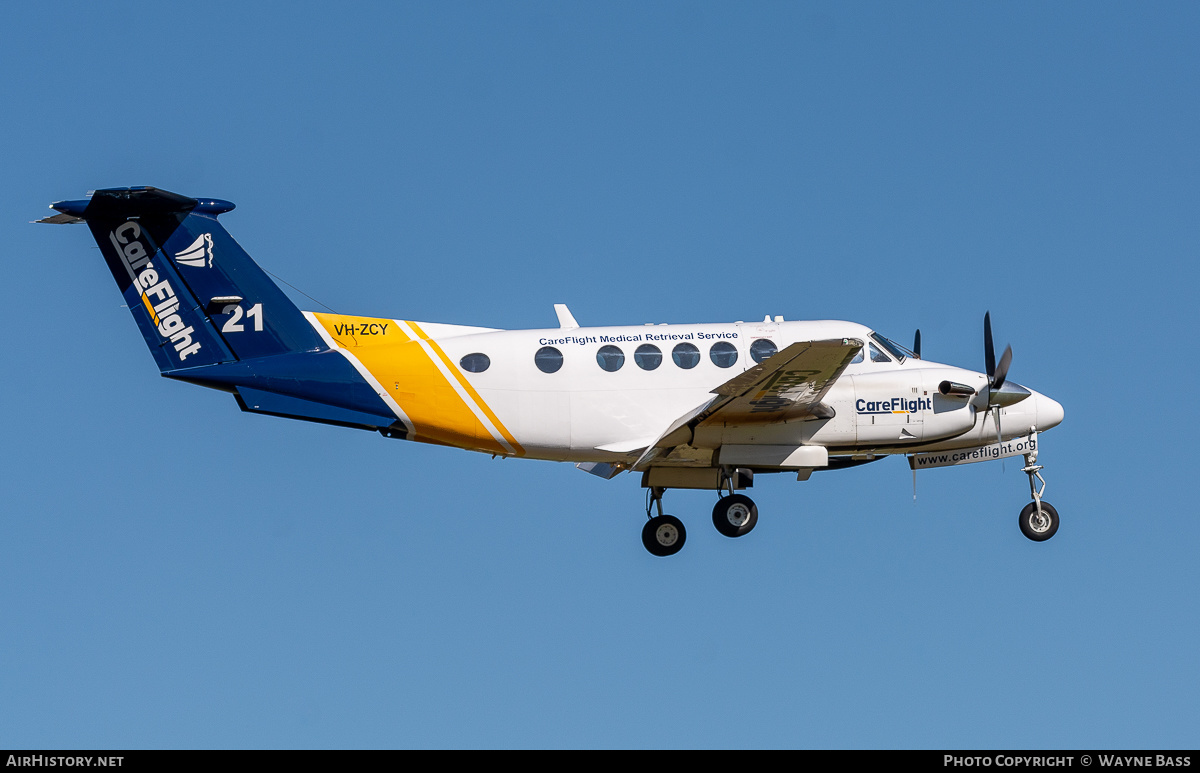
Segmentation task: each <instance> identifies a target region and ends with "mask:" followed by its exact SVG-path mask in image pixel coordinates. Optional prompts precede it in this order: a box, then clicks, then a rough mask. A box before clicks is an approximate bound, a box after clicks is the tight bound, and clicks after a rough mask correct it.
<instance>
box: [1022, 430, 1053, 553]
mask: <svg viewBox="0 0 1200 773" xmlns="http://www.w3.org/2000/svg"><path fill="white" fill-rule="evenodd" d="M1030 441H1031V444H1032V446H1033V450H1032V451H1030V452H1029V453H1027V454H1025V466H1024V467H1023V468H1022V469H1021V472H1023V473H1025V474H1026V475H1028V476H1029V493H1030V494H1031V495H1032V496H1033V501H1032V502H1030V503H1029V504H1027V505H1025V507H1024V509H1023V510H1021V516H1020V520H1019V523H1020V526H1021V533H1022V534H1024V535H1025V536H1026V537H1028V538H1029V539H1031V540H1033V541H1034V542H1045V541H1046V540H1048V539H1050V538H1051V537H1053V536H1054V533H1055V532H1057V531H1058V511H1057V510H1055V509H1054V506H1053V505H1051V504H1050V503H1049V502H1043V501H1042V493H1043V492H1045V490H1046V479H1045V478H1043V477H1042V474H1041V473H1042V465H1040V464H1038V463H1037V432H1036V430H1035V431H1034V432H1033V433H1032V434H1031V435H1030ZM1035 479H1036V480H1038V481H1041V484H1042V486H1041V488H1038V487H1037V485H1035V483H1034V480H1035Z"/></svg>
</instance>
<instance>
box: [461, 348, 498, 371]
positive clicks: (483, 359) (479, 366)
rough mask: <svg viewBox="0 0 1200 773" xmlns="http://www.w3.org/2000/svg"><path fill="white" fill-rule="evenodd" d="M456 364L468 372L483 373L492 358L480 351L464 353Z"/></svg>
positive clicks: (489, 365)
mask: <svg viewBox="0 0 1200 773" xmlns="http://www.w3.org/2000/svg"><path fill="white" fill-rule="evenodd" d="M458 364H459V366H460V367H462V369H463V370H465V371H466V372H468V373H483V372H484V371H485V370H487V369H488V368H490V367H491V366H492V360H491V358H490V357H488V356H487V355H486V354H483V353H482V352H474V353H472V354H467V355H464V356H463V358H462V359H461V360H459V361H458Z"/></svg>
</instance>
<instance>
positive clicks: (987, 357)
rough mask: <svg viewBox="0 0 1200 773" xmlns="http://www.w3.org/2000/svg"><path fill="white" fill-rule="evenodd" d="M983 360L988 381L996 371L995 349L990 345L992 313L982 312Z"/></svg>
mask: <svg viewBox="0 0 1200 773" xmlns="http://www.w3.org/2000/svg"><path fill="white" fill-rule="evenodd" d="M983 362H984V365H986V366H987V370H986V373H987V377H988V381H989V382H990V381H991V380H992V374H993V373H995V372H996V350H995V349H994V348H993V347H992V313H991V312H990V311H988V312H984V315H983Z"/></svg>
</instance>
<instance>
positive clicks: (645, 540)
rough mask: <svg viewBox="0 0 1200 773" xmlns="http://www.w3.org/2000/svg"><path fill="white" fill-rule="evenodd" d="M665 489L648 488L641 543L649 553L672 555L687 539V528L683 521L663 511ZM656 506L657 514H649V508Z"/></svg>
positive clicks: (657, 487) (658, 487) (659, 487)
mask: <svg viewBox="0 0 1200 773" xmlns="http://www.w3.org/2000/svg"><path fill="white" fill-rule="evenodd" d="M664 493H666V489H665V488H662V487H661V486H655V487H653V488H651V489H650V501H649V502H648V503H647V504H646V518H648V519H649V520H647V521H646V525H645V526H643V527H642V544H643V545H645V546H646V550H649V551H650V553H651V555H655V556H673V555H675V554H676V553H678V552H679V551H680V550H681V549H682V548H683V543H684V542H685V541H687V530H686V529H684V528H683V522H682V521H680V520H679V519H678V518H676V517H675V516H673V515H665V514H664V513H663V507H662V498H663V494H664ZM655 506H657V507H658V515H656V516H651V515H650V512H651V510H652V509H653V508H654V507H655Z"/></svg>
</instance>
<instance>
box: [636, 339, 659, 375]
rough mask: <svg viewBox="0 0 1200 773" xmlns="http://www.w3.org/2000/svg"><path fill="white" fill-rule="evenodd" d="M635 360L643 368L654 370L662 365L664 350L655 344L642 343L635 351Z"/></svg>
mask: <svg viewBox="0 0 1200 773" xmlns="http://www.w3.org/2000/svg"><path fill="white" fill-rule="evenodd" d="M633 361H634V362H636V363H637V366H638V367H639V368H641V369H642V370H654V369H655V368H657V367H658V366H659V365H662V351H660V350H659V348H658V347H657V346H655V345H654V344H642V345H641V346H639V347H638V348H637V349H636V350H635V351H634V353H633Z"/></svg>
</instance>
